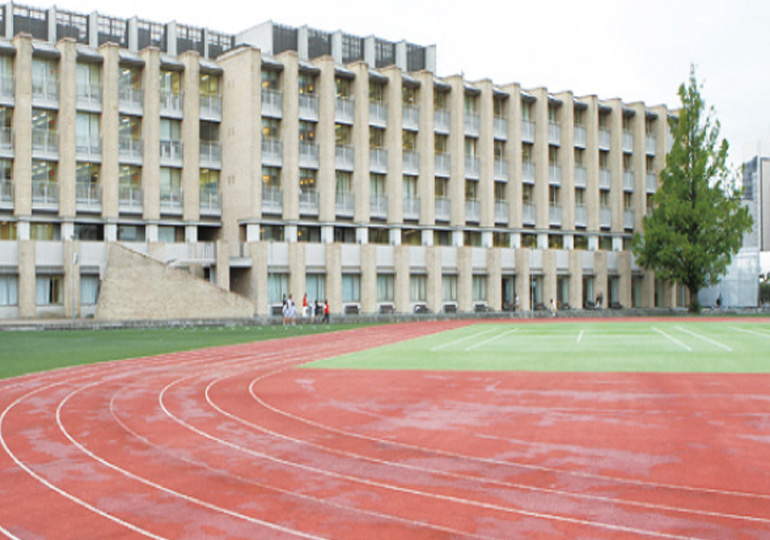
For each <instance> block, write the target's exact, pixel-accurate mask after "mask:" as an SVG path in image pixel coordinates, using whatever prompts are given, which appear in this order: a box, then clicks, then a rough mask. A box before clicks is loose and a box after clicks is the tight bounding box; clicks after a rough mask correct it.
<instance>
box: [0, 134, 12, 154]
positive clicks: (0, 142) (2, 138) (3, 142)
mask: <svg viewBox="0 0 770 540" xmlns="http://www.w3.org/2000/svg"><path fill="white" fill-rule="evenodd" d="M0 153H2V154H3V155H5V156H12V155H13V130H12V129H11V128H7V127H4V128H0Z"/></svg>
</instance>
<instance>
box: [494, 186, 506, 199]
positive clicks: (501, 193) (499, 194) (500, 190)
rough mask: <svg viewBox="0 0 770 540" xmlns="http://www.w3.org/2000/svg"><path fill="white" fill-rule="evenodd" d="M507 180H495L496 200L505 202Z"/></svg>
mask: <svg viewBox="0 0 770 540" xmlns="http://www.w3.org/2000/svg"><path fill="white" fill-rule="evenodd" d="M505 187H506V183H505V182H495V201H496V202H505V199H506V197H505Z"/></svg>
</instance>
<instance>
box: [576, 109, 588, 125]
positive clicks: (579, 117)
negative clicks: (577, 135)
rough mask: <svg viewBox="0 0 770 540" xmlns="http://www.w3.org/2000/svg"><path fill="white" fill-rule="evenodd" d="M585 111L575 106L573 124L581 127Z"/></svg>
mask: <svg viewBox="0 0 770 540" xmlns="http://www.w3.org/2000/svg"><path fill="white" fill-rule="evenodd" d="M585 118H586V112H585V110H583V109H578V108H577V107H575V126H578V127H582V126H584V125H585V123H586V120H585Z"/></svg>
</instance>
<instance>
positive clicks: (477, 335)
mask: <svg viewBox="0 0 770 540" xmlns="http://www.w3.org/2000/svg"><path fill="white" fill-rule="evenodd" d="M495 330H496V329H495V328H490V329H489V330H484V331H483V332H476V333H473V334H471V335H470V336H465V337H461V338H460V339H456V340H454V341H450V342H448V343H442V344H441V345H436V346H435V347H433V348H431V352H435V351H438V350H441V349H444V348H446V347H451V346H452V345H457V344H458V343H462V342H464V341H468V340H469V339H475V338H477V337H479V336H483V335H484V334H488V333H490V332H494V331H495Z"/></svg>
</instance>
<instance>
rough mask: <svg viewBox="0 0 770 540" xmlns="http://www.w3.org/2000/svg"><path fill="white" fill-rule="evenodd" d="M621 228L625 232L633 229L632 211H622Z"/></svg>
mask: <svg viewBox="0 0 770 540" xmlns="http://www.w3.org/2000/svg"><path fill="white" fill-rule="evenodd" d="M623 228H624V229H626V230H633V228H634V211H633V210H630V209H628V208H626V209H625V210H623Z"/></svg>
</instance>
